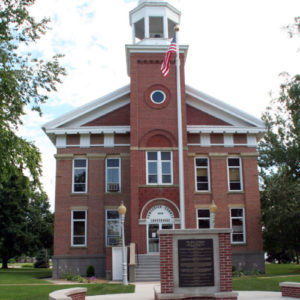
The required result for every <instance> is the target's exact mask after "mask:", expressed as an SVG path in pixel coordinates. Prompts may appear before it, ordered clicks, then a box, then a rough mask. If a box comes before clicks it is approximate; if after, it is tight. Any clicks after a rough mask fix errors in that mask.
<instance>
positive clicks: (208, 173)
mask: <svg viewBox="0 0 300 300" xmlns="http://www.w3.org/2000/svg"><path fill="white" fill-rule="evenodd" d="M197 158H206V159H207V167H206V168H207V177H208V190H198V186H197V169H198V168H199V169H204V167H197V165H196V159H197ZM209 164H210V161H209V158H208V157H206V156H198V157H195V160H194V165H195V191H196V192H199V193H202V192H203V193H205V192H206V193H207V192H210V168H209Z"/></svg>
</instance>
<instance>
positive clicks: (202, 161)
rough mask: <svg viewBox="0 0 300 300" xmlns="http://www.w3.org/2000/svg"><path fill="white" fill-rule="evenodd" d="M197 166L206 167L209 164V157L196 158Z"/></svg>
mask: <svg viewBox="0 0 300 300" xmlns="http://www.w3.org/2000/svg"><path fill="white" fill-rule="evenodd" d="M196 166H197V167H206V166H207V158H196Z"/></svg>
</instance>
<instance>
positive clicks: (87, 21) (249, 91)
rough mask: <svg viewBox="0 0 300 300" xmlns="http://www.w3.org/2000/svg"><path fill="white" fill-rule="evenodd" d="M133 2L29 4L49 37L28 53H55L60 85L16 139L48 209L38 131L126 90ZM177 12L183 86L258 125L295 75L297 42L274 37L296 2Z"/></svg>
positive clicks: (46, 143)
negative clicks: (32, 164) (35, 166)
mask: <svg viewBox="0 0 300 300" xmlns="http://www.w3.org/2000/svg"><path fill="white" fill-rule="evenodd" d="M137 2H138V1H136V0H109V1H104V0H63V1H61V0H51V1H45V0H36V4H35V5H34V7H32V9H31V11H32V14H33V15H34V16H36V17H37V18H41V17H50V18H51V20H52V22H51V24H50V27H51V28H52V30H51V31H49V32H48V33H47V35H46V36H45V37H43V38H42V39H41V40H40V41H38V42H37V43H36V44H35V45H31V46H30V48H29V49H28V50H29V51H31V52H32V53H33V54H36V55H38V56H39V57H45V58H49V57H51V56H52V55H54V54H57V53H63V54H65V57H64V58H63V59H62V64H63V65H64V66H65V67H66V69H67V73H68V75H67V77H65V78H64V81H63V84H62V85H60V86H59V88H58V91H57V92H56V93H52V94H51V95H50V99H49V101H48V103H47V104H44V105H43V106H42V110H43V112H44V114H43V116H42V118H39V117H38V116H37V114H35V113H32V112H30V111H28V115H27V116H26V117H25V118H24V124H25V126H24V128H21V129H20V130H19V132H20V135H22V136H24V137H26V138H28V139H30V140H32V141H35V143H36V145H37V146H38V147H40V149H41V152H42V157H43V170H44V176H43V178H42V181H43V184H44V188H45V190H46V192H47V193H48V195H49V198H50V202H51V205H52V208H53V207H54V184H55V160H54V158H53V155H54V153H55V147H54V146H53V145H52V144H51V142H50V140H49V139H48V138H47V137H46V135H45V134H44V133H43V131H42V129H41V126H42V125H43V124H44V123H46V122H48V121H50V120H52V119H54V118H56V117H58V116H59V115H61V114H63V113H66V112H68V111H70V110H71V109H72V108H75V107H77V106H79V105H83V104H85V103H87V102H89V101H92V100H94V99H96V98H98V97H101V96H103V95H105V94H107V93H109V92H111V91H113V90H115V89H117V88H119V87H122V86H124V85H126V84H128V83H129V77H128V76H127V71H126V60H125V44H130V43H131V28H130V25H129V11H130V10H131V9H133V8H134V7H135V6H136V5H137ZM169 2H170V3H171V4H173V5H174V6H175V7H176V8H178V9H180V10H181V12H182V18H181V26H180V43H181V44H188V45H189V51H188V57H187V61H186V83H187V84H188V85H191V86H192V87H194V88H196V89H198V90H201V91H203V92H205V93H207V94H209V95H211V96H214V97H216V98H218V99H220V100H223V101H225V102H227V103H229V104H231V105H233V106H236V107H237V108H239V109H241V110H244V111H246V112H248V113H250V114H252V115H254V116H256V117H258V118H260V116H261V113H262V112H263V111H264V110H265V108H266V106H267V105H268V103H269V101H270V99H271V98H270V95H269V94H270V92H271V93H273V95H276V93H277V92H278V87H279V84H280V82H282V79H280V78H279V76H278V75H279V73H281V72H289V73H290V74H291V75H293V74H296V73H297V72H299V70H300V68H299V58H300V53H299V51H298V49H299V48H300V40H299V37H298V38H293V39H290V38H289V36H288V34H287V33H286V32H285V31H284V30H283V29H282V28H283V27H284V26H286V25H288V24H290V23H292V22H293V19H294V17H296V16H299V15H300V1H299V0H263V1H262V0H243V1H241V0H170V1H169Z"/></svg>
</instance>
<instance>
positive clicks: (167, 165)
mask: <svg viewBox="0 0 300 300" xmlns="http://www.w3.org/2000/svg"><path fill="white" fill-rule="evenodd" d="M161 167H162V172H163V173H164V174H166V173H169V174H170V173H171V163H169V162H163V163H162V164H161Z"/></svg>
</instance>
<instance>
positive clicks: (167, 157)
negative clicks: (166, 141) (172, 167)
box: [161, 152, 171, 160]
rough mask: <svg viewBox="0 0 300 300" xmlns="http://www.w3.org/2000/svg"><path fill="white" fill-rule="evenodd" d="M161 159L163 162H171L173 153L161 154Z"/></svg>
mask: <svg viewBox="0 0 300 300" xmlns="http://www.w3.org/2000/svg"><path fill="white" fill-rule="evenodd" d="M161 159H162V160H170V159H171V152H161Z"/></svg>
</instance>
